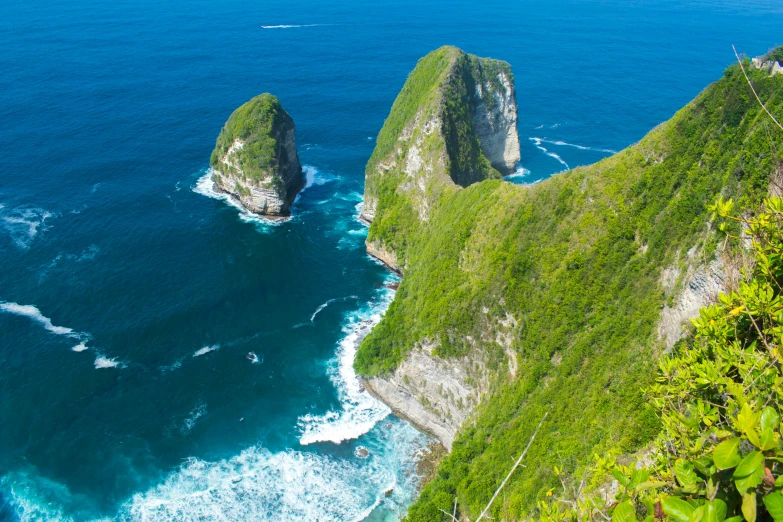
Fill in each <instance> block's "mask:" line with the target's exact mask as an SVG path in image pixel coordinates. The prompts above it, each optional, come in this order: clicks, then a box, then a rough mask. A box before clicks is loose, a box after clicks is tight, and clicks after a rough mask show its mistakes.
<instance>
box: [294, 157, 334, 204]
mask: <svg viewBox="0 0 783 522" xmlns="http://www.w3.org/2000/svg"><path fill="white" fill-rule="evenodd" d="M302 172H303V173H304V175H305V186H304V187H302V190H300V191H299V194H297V195H296V198H295V199H294V205H295V204H296V203H298V202H299V198H301V197H302V193H304V191H306V190H307V189H309V188H310V187H314V186H315V187H317V186H320V185H325V184H326V183H329V182H331V181H335V180H336V179H338V177H337V176H332V175H331V174H324V173H323V172H321V171H320V170H318V169H317V168H315V167H313V166H310V165H303V166H302Z"/></svg>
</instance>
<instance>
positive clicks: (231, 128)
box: [210, 93, 293, 185]
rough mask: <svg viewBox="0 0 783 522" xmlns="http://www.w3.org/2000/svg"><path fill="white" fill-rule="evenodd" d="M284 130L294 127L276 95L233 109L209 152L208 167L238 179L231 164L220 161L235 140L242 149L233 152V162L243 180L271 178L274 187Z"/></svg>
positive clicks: (231, 158) (280, 182)
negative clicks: (280, 142) (281, 137)
mask: <svg viewBox="0 0 783 522" xmlns="http://www.w3.org/2000/svg"><path fill="white" fill-rule="evenodd" d="M284 127H291V128H293V121H292V120H291V117H290V116H289V115H288V113H287V112H285V110H283V107H282V106H281V105H280V101H279V100H278V99H277V97H276V96H273V95H271V94H269V93H265V94H261V95H259V96H256V97H255V98H253V99H252V100H250V101H248V102H247V103H244V104H243V105H241V106H240V107H239V108H238V109H236V110H235V111H234V112H233V113H232V114H231V116H230V117H229V118H228V121H227V122H226V124H225V126H224V127H223V130H222V131H221V132H220V135H219V136H218V138H217V142H216V143H215V149H214V150H213V151H212V156H211V158H210V165H211V166H212V168H213V169H215V170H216V171H218V172H222V173H225V174H231V175H232V176H238V175H239V173H238V172H237V171H236V169H235V168H234V167H233V165H231V164H226V163H224V162H223V161H221V160H222V158H224V157H225V156H226V154H227V153H228V151H229V149H230V148H231V147H232V146H233V145H234V143H235V142H236V140H240V141H241V142H242V147H241V148H240V149H237V150H235V151H234V152H233V153H232V154H231V157H230V158H229V160H233V161H235V162H236V164H237V165H238V166H239V168H240V169H241V170H242V177H243V178H244V179H246V180H252V181H259V180H262V179H266V178H268V177H271V178H272V184H273V185H280V184H282V181H281V180H280V177H279V176H278V173H277V167H278V165H277V157H278V154H277V153H278V150H277V149H278V140H279V138H280V134H281V131H282V129H283V128H284Z"/></svg>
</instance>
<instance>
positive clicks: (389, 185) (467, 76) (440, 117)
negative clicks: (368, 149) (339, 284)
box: [361, 46, 520, 269]
mask: <svg viewBox="0 0 783 522" xmlns="http://www.w3.org/2000/svg"><path fill="white" fill-rule="evenodd" d="M516 125H517V103H516V92H515V90H514V77H513V74H512V73H511V67H510V66H509V64H508V63H506V62H503V61H499V60H493V59H489V58H478V57H476V56H473V55H470V54H466V53H465V52H463V51H461V50H460V49H457V48H455V47H448V46H447V47H441V48H440V49H437V50H435V51H433V52H431V53H429V54H428V55H427V56H425V57H424V58H422V59H421V60H419V63H418V64H417V65H416V68H415V69H414V71H413V72H412V73H411V74H410V76H409V77H408V80H407V81H406V83H405V85H404V86H403V88H402V91H401V92H400V94H399V96H398V97H397V100H396V101H395V102H394V105H393V107H392V110H391V113H390V114H389V117H388V118H387V119H386V122H385V124H384V126H383V128H382V129H381V132H380V133H379V135H378V140H377V145H376V148H375V151H374V152H373V155H372V157H371V158H370V161H369V162H368V164H367V169H366V173H365V192H364V206H363V210H362V214H361V218H362V219H363V220H365V221H367V222H370V223H373V222H375V225H374V226H373V227H371V229H370V234H369V236H368V242H367V245H368V251H369V252H370V253H371V254H373V252H374V251H382V252H391V253H393V254H394V256H395V257H396V261H395V263H396V264H398V265H399V268H400V269H404V268H405V265H406V259H405V245H404V244H405V242H406V241H407V237H408V236H410V234H411V233H412V232H413V229H414V228H415V227H416V226H418V224H420V223H424V222H427V221H428V220H429V218H430V215H431V214H432V212H433V210H434V209H435V207H437V205H438V204H439V202H440V201H441V200H442V198H443V197H444V196H445V195H448V194H449V193H451V192H453V191H454V190H457V189H458V188H459V187H467V186H468V185H471V184H473V183H476V182H479V181H482V180H485V179H490V178H500V177H501V176H502V175H505V174H509V173H511V172H513V171H514V170H515V168H516V165H517V163H518V162H519V158H520V154H519V136H518V134H517V129H516ZM384 262H388V261H387V260H384Z"/></svg>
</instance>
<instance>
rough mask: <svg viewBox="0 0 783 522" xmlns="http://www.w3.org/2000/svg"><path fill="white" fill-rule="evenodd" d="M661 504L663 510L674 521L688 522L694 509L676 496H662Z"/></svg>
mask: <svg viewBox="0 0 783 522" xmlns="http://www.w3.org/2000/svg"><path fill="white" fill-rule="evenodd" d="M661 506H662V507H663V512H664V513H665V514H666V515H667V516H669V517H671V518H673V519H674V520H675V521H676V522H688V521H689V520H690V518H691V515H692V514H693V511H694V508H693V506H691V505H690V504H688V503H687V502H685V501H684V500H682V499H681V498H677V497H663V498H662V499H661Z"/></svg>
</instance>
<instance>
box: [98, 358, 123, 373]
mask: <svg viewBox="0 0 783 522" xmlns="http://www.w3.org/2000/svg"><path fill="white" fill-rule="evenodd" d="M118 367H120V368H121V367H122V363H120V362H119V361H118V360H117V359H114V358H112V359H109V358H108V357H104V356H103V355H99V356H98V357H96V358H95V369H96V370H100V369H103V368H118Z"/></svg>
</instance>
